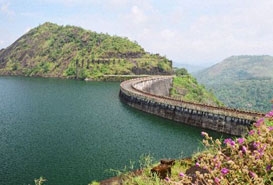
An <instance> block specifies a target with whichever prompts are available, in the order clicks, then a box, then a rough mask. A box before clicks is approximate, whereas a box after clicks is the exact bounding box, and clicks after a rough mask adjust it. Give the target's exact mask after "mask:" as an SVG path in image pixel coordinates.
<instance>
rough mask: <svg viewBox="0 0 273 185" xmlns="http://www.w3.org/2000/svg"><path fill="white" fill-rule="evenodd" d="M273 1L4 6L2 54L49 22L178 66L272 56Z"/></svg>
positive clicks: (56, 0) (56, 1)
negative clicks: (112, 38) (123, 42)
mask: <svg viewBox="0 0 273 185" xmlns="http://www.w3.org/2000/svg"><path fill="white" fill-rule="evenodd" d="M272 10H273V1H272V0H0V49H1V48H6V47H8V46H9V45H11V44H12V43H13V42H15V41H16V40H17V39H18V38H19V37H20V36H22V35H23V34H25V33H27V31H29V30H30V29H32V28H34V27H37V26H39V25H41V24H43V23H44V22H52V23H56V24H59V25H74V26H79V27H82V28H84V29H87V30H91V31H96V32H98V33H108V34H110V35H118V36H122V37H128V38H129V39H130V40H132V41H136V42H137V43H139V44H140V45H141V46H142V47H143V48H144V49H145V50H146V51H148V52H151V53H159V54H160V55H163V56H166V57H167V58H168V59H170V60H172V61H173V63H174V65H176V66H179V65H181V64H190V65H195V66H205V65H210V64H215V63H218V62H221V61H222V60H224V59H225V58H227V57H230V56H233V55H273V11H272Z"/></svg>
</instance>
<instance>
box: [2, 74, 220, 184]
mask: <svg viewBox="0 0 273 185" xmlns="http://www.w3.org/2000/svg"><path fill="white" fill-rule="evenodd" d="M118 93H119V83H116V82H84V81H75V80H61V79H42V78H21V77H0V185H15V184H16V185H23V184H34V181H33V180H34V179H35V178H39V177H40V176H43V177H45V178H46V179H47V182H46V184H49V185H87V184H88V183H90V182H91V181H92V180H102V179H105V178H108V177H110V176H113V174H111V173H109V172H108V171H109V169H118V170H120V169H123V168H124V167H125V166H128V165H129V164H130V161H136V162H137V161H138V160H139V158H140V156H141V155H142V154H151V155H152V156H153V157H154V158H156V159H161V158H179V157H181V156H182V157H183V156H184V157H185V156H189V155H191V154H192V153H193V152H194V151H197V149H198V147H200V146H201V144H200V143H201V139H202V137H201V135H200V132H201V131H202V129H199V128H196V127H191V126H188V125H184V124H178V123H176V122H172V121H168V120H166V119H162V118H159V117H156V116H152V115H149V114H147V113H144V112H141V111H138V110H135V109H132V108H130V107H128V106H126V105H124V104H122V103H121V102H120V100H119V98H118ZM210 134H211V135H214V136H216V137H219V134H217V133H215V132H210ZM181 154H182V155H181Z"/></svg>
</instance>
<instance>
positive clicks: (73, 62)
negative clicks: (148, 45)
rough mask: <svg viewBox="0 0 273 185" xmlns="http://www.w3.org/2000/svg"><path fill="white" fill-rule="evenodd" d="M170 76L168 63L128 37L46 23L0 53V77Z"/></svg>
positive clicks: (96, 77) (169, 64) (170, 64)
mask: <svg viewBox="0 0 273 185" xmlns="http://www.w3.org/2000/svg"><path fill="white" fill-rule="evenodd" d="M171 73H172V62H171V61H170V60H168V59H167V58H166V57H162V56H160V55H159V54H150V53H148V52H146V51H144V49H143V48H142V47H141V46H140V45H139V44H137V43H136V42H132V41H130V40H129V39H128V38H122V37H118V36H110V35H108V34H102V33H96V32H92V31H87V30H84V29H82V28H79V27H75V26H59V25H56V24H53V23H48V22H47V23H44V24H43V25H40V26H38V27H36V28H34V29H32V30H30V31H29V32H28V33H26V34H25V35H23V36H22V37H21V38H19V39H18V40H17V41H15V42H14V43H13V44H12V45H10V46H9V47H7V48H6V49H2V50H0V75H23V76H42V77H61V78H79V79H85V78H93V79H98V78H99V77H100V76H102V75H134V74H137V75H138V74H171Z"/></svg>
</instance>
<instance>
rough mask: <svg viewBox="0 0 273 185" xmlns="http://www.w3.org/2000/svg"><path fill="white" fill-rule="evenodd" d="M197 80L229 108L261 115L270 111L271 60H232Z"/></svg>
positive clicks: (201, 74)
mask: <svg viewBox="0 0 273 185" xmlns="http://www.w3.org/2000/svg"><path fill="white" fill-rule="evenodd" d="M195 76H196V78H197V79H198V81H199V82H200V83H202V84H204V85H205V86H206V87H207V88H209V89H211V90H212V91H213V92H214V94H215V95H216V96H217V97H218V98H219V100H221V101H222V102H223V103H224V104H226V105H227V106H229V107H234V108H241V109H248V110H256V111H262V112H267V111H269V110H271V102H270V101H271V100H272V99H273V88H272V87H273V57H271V56H232V57H229V58H227V59H225V60H224V61H222V62H220V63H218V64H216V65H214V66H212V67H210V68H208V69H205V70H203V71H201V72H199V73H198V74H195Z"/></svg>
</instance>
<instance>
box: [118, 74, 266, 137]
mask: <svg viewBox="0 0 273 185" xmlns="http://www.w3.org/2000/svg"><path fill="white" fill-rule="evenodd" d="M172 79H173V76H151V77H144V78H136V79H131V80H127V81H124V82H122V83H121V84H120V98H121V100H122V101H123V102H124V103H126V104H128V105H129V106H132V107H134V108H137V109H139V110H142V111H145V112H148V113H151V114H155V115H158V116H161V117H163V118H167V119H170V120H174V121H178V122H182V123H186V124H190V125H193V126H197V127H201V128H205V129H211V130H214V131H218V132H223V133H227V134H231V135H243V134H245V133H246V132H247V131H248V130H249V129H250V127H251V125H252V124H253V123H254V122H255V121H257V119H258V118H260V117H262V116H264V114H262V113H258V112H252V111H246V110H238V109H232V108H228V107H218V106H213V105H206V104H201V103H196V102H188V101H182V100H177V99H174V98H171V97H170V96H169V89H170V87H171V84H172Z"/></svg>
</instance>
